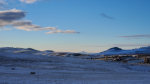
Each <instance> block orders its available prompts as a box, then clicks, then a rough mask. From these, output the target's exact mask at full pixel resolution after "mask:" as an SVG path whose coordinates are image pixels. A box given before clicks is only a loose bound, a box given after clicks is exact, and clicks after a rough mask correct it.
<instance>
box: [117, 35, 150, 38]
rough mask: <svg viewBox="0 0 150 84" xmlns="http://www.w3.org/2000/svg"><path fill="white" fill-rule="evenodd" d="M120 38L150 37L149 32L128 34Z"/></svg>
mask: <svg viewBox="0 0 150 84" xmlns="http://www.w3.org/2000/svg"><path fill="white" fill-rule="evenodd" d="M120 37H122V38H150V34H139V35H130V36H120Z"/></svg>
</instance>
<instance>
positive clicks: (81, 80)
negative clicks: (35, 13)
mask: <svg viewBox="0 0 150 84" xmlns="http://www.w3.org/2000/svg"><path fill="white" fill-rule="evenodd" d="M111 50H112V51H113V49H111ZM111 50H110V51H111ZM117 50H120V49H117ZM50 53H52V52H51V51H38V50H34V49H31V48H28V49H24V48H10V47H9V48H8V47H7V48H0V79H1V80H0V84H149V78H150V76H149V74H150V72H149V71H150V67H149V66H138V65H128V64H121V63H113V62H105V61H100V60H87V59H79V58H73V57H64V56H52V55H50ZM47 54H48V55H47ZM31 72H35V73H36V74H34V75H33V74H30V73H31Z"/></svg>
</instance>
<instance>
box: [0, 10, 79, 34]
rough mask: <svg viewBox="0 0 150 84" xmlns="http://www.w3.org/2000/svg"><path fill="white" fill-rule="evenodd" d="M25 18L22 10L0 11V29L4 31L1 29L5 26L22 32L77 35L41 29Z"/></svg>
mask: <svg viewBox="0 0 150 84" xmlns="http://www.w3.org/2000/svg"><path fill="white" fill-rule="evenodd" d="M25 16H26V13H25V12H24V11H22V10H17V9H11V10H5V11H0V29H1V30H6V29H4V28H3V27H5V26H13V27H14V28H16V29H19V30H24V31H47V32H46V33H47V34H55V33H64V34H71V33H73V34H75V33H79V32H76V31H74V30H60V29H57V28H56V27H41V26H39V25H35V24H33V23H32V21H29V20H23V18H24V17H25Z"/></svg>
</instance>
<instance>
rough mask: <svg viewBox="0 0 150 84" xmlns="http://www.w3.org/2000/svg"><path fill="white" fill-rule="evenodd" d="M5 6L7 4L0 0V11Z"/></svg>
mask: <svg viewBox="0 0 150 84" xmlns="http://www.w3.org/2000/svg"><path fill="white" fill-rule="evenodd" d="M6 5H7V2H6V1H5V0H0V9H4V8H5V6H6Z"/></svg>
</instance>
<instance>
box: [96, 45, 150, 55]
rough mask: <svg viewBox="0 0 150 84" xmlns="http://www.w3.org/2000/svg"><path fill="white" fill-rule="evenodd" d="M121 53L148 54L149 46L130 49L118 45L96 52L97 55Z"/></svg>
mask: <svg viewBox="0 0 150 84" xmlns="http://www.w3.org/2000/svg"><path fill="white" fill-rule="evenodd" d="M122 54H127V55H130V54H150V46H148V47H141V48H138V49H131V50H123V49H121V48H118V47H113V48H110V49H108V50H106V51H103V52H100V53H97V55H122Z"/></svg>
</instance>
